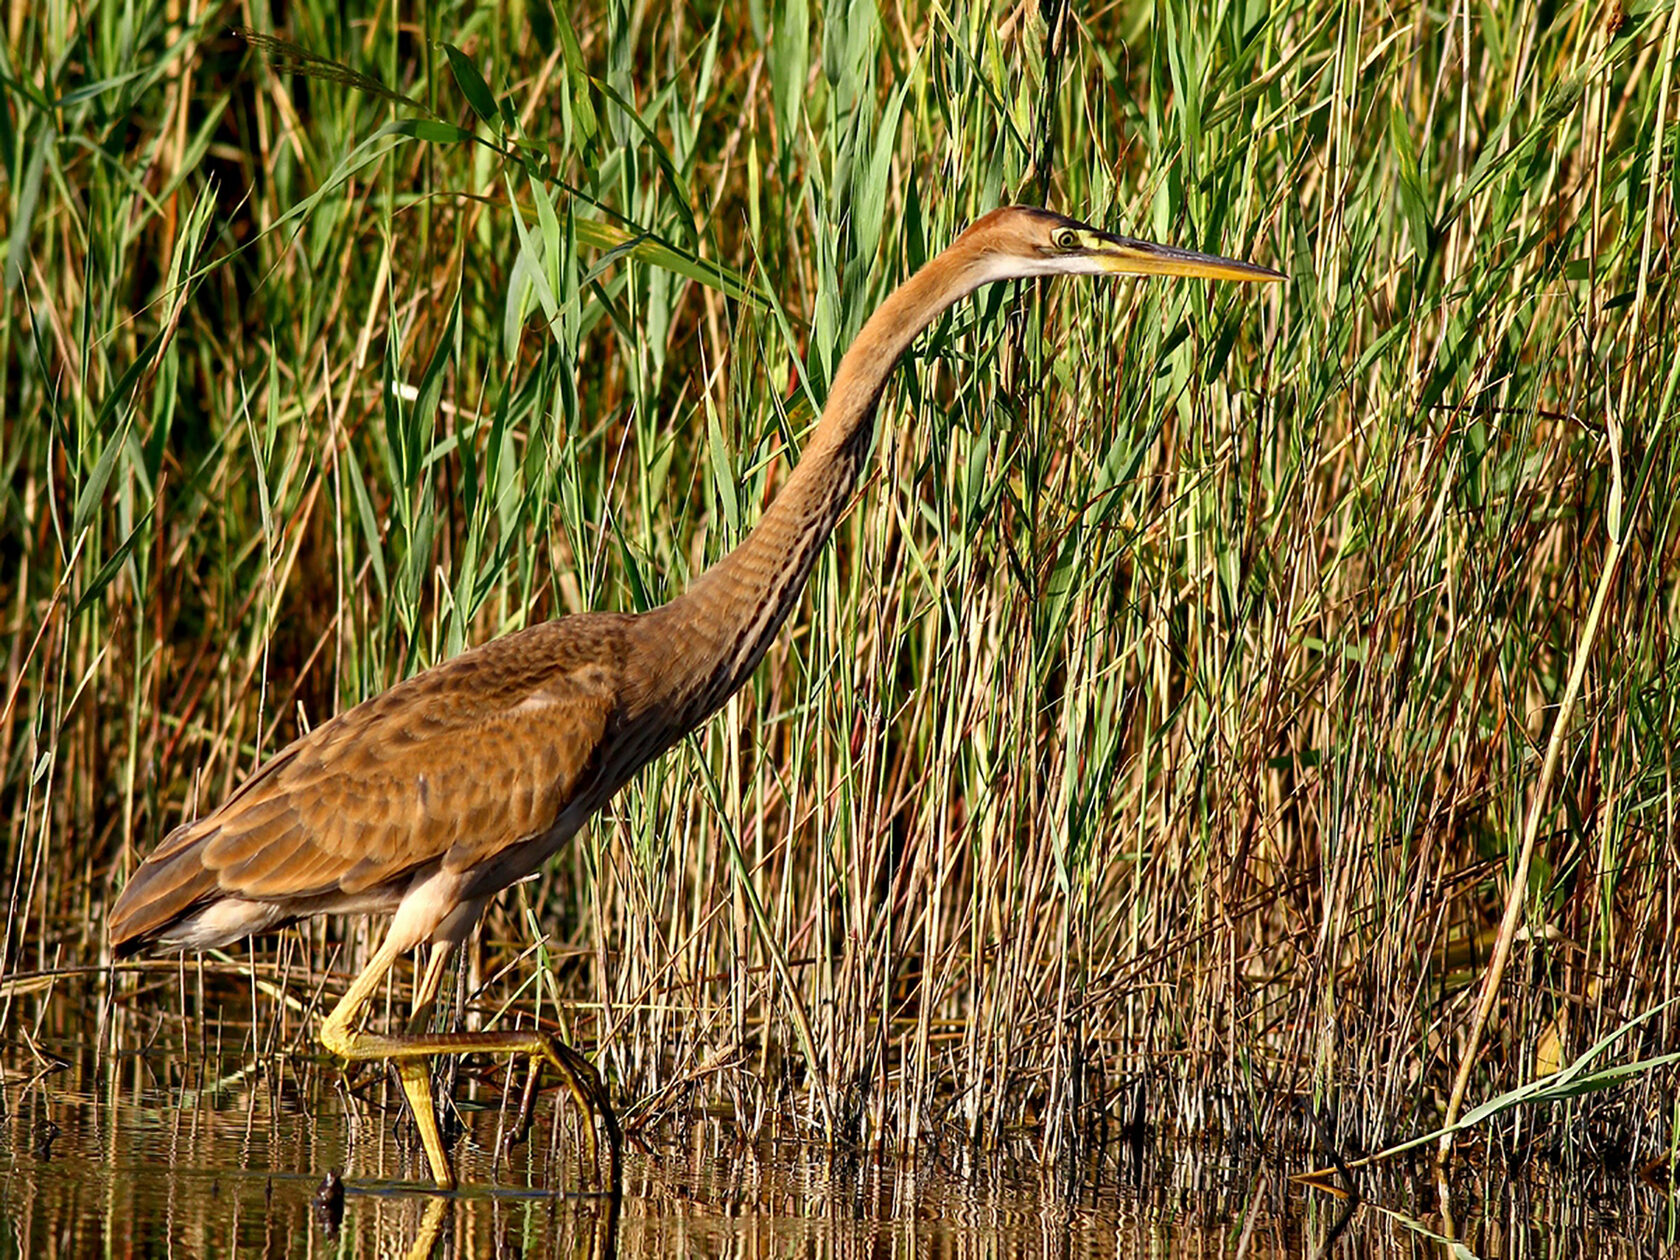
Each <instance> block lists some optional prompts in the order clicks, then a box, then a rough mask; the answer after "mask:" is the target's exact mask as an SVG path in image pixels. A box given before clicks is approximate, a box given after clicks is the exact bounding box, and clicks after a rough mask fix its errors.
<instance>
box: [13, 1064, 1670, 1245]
mask: <svg viewBox="0 0 1680 1260" xmlns="http://www.w3.org/2000/svg"><path fill="white" fill-rule="evenodd" d="M6 1042H7V1049H6V1053H5V1056H4V1070H5V1089H4V1102H5V1108H6V1110H5V1115H4V1123H3V1125H0V1260H6V1258H8V1257H12V1256H20V1257H22V1256H27V1257H45V1258H48V1260H55V1258H58V1257H77V1258H80V1257H85V1256H99V1255H115V1256H137V1257H144V1256H160V1257H161V1256H169V1257H218V1256H235V1255H237V1256H264V1257H292V1256H298V1257H316V1256H401V1255H408V1254H417V1255H435V1256H457V1257H461V1256H475V1257H476V1256H565V1257H568V1260H576V1258H578V1257H605V1256H609V1255H613V1254H617V1255H620V1256H671V1255H684V1256H687V1255H693V1256H716V1257H775V1256H800V1257H815V1258H818V1260H821V1258H827V1257H870V1258H871V1260H874V1258H877V1257H881V1258H886V1257H899V1256H903V1257H910V1256H932V1257H953V1258H968V1257H973V1258H975V1260H981V1258H986V1260H990V1258H994V1257H995V1258H999V1260H1001V1258H1004V1257H1028V1256H1051V1257H1069V1258H1072V1257H1083V1256H1253V1257H1278V1256H1303V1257H1304V1256H1315V1255H1320V1254H1331V1255H1346V1256H1365V1255H1377V1256H1426V1255H1439V1256H1453V1257H1469V1256H1482V1255H1486V1256H1523V1257H1539V1256H1662V1255H1680V1248H1675V1247H1673V1246H1672V1245H1671V1244H1669V1243H1668V1242H1667V1238H1668V1237H1669V1234H1668V1231H1669V1230H1670V1229H1671V1228H1672V1225H1671V1220H1670V1216H1669V1213H1670V1212H1671V1210H1672V1204H1671V1203H1670V1201H1669V1199H1668V1198H1666V1197H1665V1196H1664V1195H1663V1194H1662V1193H1661V1192H1659V1191H1658V1190H1656V1189H1655V1188H1654V1187H1648V1186H1641V1185H1640V1184H1638V1183H1637V1182H1627V1183H1621V1182H1617V1181H1614V1180H1612V1181H1611V1182H1610V1184H1609V1185H1608V1187H1606V1186H1596V1187H1593V1188H1591V1189H1589V1190H1583V1189H1581V1188H1579V1187H1573V1186H1556V1185H1548V1184H1546V1183H1544V1182H1538V1183H1536V1182H1519V1183H1498V1184H1491V1183H1490V1184H1482V1183H1475V1182H1472V1183H1471V1184H1469V1185H1468V1186H1467V1188H1466V1190H1465V1191H1464V1192H1463V1194H1464V1206H1461V1208H1460V1211H1459V1213H1458V1215H1457V1216H1456V1217H1455V1216H1454V1215H1453V1214H1451V1213H1445V1212H1443V1211H1441V1210H1440V1208H1439V1205H1438V1204H1437V1203H1436V1202H1435V1200H1434V1197H1433V1194H1432V1192H1431V1191H1429V1190H1428V1189H1427V1188H1415V1187H1409V1186H1407V1185H1406V1184H1404V1183H1401V1184H1400V1185H1399V1186H1398V1187H1393V1186H1390V1187H1386V1188H1385V1189H1384V1190H1383V1191H1382V1193H1381V1195H1380V1196H1378V1197H1379V1199H1380V1201H1375V1202H1366V1203H1364V1204H1361V1205H1359V1206H1357V1207H1354V1208H1352V1209H1351V1210H1350V1208H1349V1205H1347V1204H1345V1203H1343V1202H1341V1201H1338V1200H1337V1199H1335V1198H1333V1197H1331V1196H1328V1195H1325V1194H1323V1193H1321V1192H1316V1191H1308V1190H1305V1189H1302V1188H1301V1187H1298V1186H1294V1185H1292V1184H1291V1183H1290V1182H1289V1181H1288V1180H1287V1177H1286V1176H1285V1173H1286V1172H1287V1171H1290V1169H1289V1168H1284V1167H1279V1166H1272V1165H1269V1164H1268V1163H1267V1162H1266V1161H1265V1160H1263V1159H1247V1160H1236V1159H1233V1158H1232V1156H1231V1155H1230V1153H1228V1152H1226V1153H1222V1154H1221V1153H1209V1152H1207V1151H1202V1150H1191V1149H1187V1148H1181V1149H1176V1150H1170V1149H1152V1150H1145V1151H1136V1150H1131V1149H1130V1148H1127V1149H1123V1150H1115V1151H1111V1152H1109V1153H1107V1154H1105V1155H1103V1156H1102V1157H1099V1158H1097V1159H1094V1160H1093V1161H1092V1162H1091V1165H1090V1166H1089V1167H1088V1168H1087V1169H1085V1170H1084V1174H1083V1176H1082V1178H1081V1180H1082V1182H1083V1183H1084V1184H1083V1185H1082V1186H1081V1187H1080V1188H1077V1189H1076V1190H1074V1192H1073V1193H1071V1194H1070V1193H1069V1191H1068V1187H1067V1185H1066V1183H1065V1181H1056V1180H1054V1179H1051V1178H1048V1177H1047V1176H1046V1175H1045V1174H1044V1173H1043V1172H1042V1171H1040V1170H1039V1169H1038V1168H1037V1167H1036V1166H1034V1165H1031V1164H1027V1163H1024V1162H1018V1163H1014V1164H1011V1163H1008V1162H1004V1161H997V1160H983V1161H978V1162H973V1163H963V1164H959V1165H952V1164H949V1163H946V1162H942V1161H940V1160H936V1159H935V1160H927V1161H924V1162H923V1163H922V1164H921V1165H920V1166H918V1167H916V1168H901V1167H893V1168H881V1167H874V1166H871V1165H870V1164H868V1163H867V1162H861V1161H854V1162H852V1163H851V1164H849V1165H848V1164H845V1163H841V1164H836V1163H834V1162H833V1161H831V1160H829V1159H828V1158H827V1156H826V1155H825V1154H823V1153H822V1152H820V1151H817V1150H814V1149H813V1148H811V1147H809V1146H804V1145H798V1144H793V1143H771V1142H761V1143H759V1144H757V1145H741V1144H739V1143H738V1142H736V1141H735V1140H733V1138H732V1136H731V1134H730V1132H729V1131H728V1130H726V1129H725V1128H723V1127H722V1126H720V1125H717V1124H700V1125H697V1126H695V1127H694V1128H693V1129H691V1130H689V1131H687V1132H684V1133H680V1134H662V1135H658V1136H657V1139H656V1140H655V1141H654V1142H653V1143H651V1145H653V1147H654V1149H652V1150H634V1149H632V1150H630V1151H629V1152H628V1159H627V1164H626V1176H625V1195H624V1201H623V1205H622V1210H621V1211H620V1212H619V1213H618V1215H617V1219H616V1220H615V1219H614V1214H613V1212H612V1211H611V1208H610V1205H609V1204H608V1203H607V1202H606V1201H605V1200H604V1199H603V1198H602V1197H601V1196H599V1195H596V1194H590V1193H587V1192H585V1191H584V1190H583V1189H581V1188H580V1187H582V1186H583V1185H584V1184H586V1183H585V1179H584V1177H583V1173H582V1169H581V1167H580V1164H579V1160H578V1159H577V1158H576V1155H575V1151H576V1149H577V1148H576V1145H575V1139H576V1135H575V1133H572V1132H570V1131H569V1123H568V1120H567V1118H566V1115H565V1112H566V1109H565V1108H564V1107H560V1108H559V1109H558V1110H557V1099H558V1094H557V1091H550V1092H549V1093H548V1095H547V1096H546V1097H545V1099H544V1101H543V1104H542V1112H543V1115H544V1117H545V1121H544V1123H543V1124H540V1125H538V1126H537V1127H536V1129H535V1131H534V1132H533V1134H532V1135H531V1138H530V1140H528V1141H527V1142H525V1143H523V1144H522V1145H520V1146H519V1147H517V1148H515V1150H514V1151H513V1153H512V1155H511V1157H510V1158H508V1159H497V1158H496V1157H495V1156H494V1151H495V1149H496V1145H497V1135H498V1132H499V1131H500V1128H501V1126H502V1125H503V1123H504V1120H505V1115H504V1113H503V1112H502V1111H501V1109H500V1108H499V1107H498V1106H497V1105H495V1102H496V1099H497V1098H498V1097H499V1090H498V1089H496V1088H493V1085H494V1084H495V1082H494V1081H493V1080H491V1079H488V1077H489V1075H493V1072H488V1073H487V1079H485V1080H482V1081H475V1080H473V1079H466V1078H464V1079H463V1080H462V1081H461V1082H459V1083H458V1085H457V1094H458V1096H460V1097H462V1098H463V1099H464V1100H465V1102H466V1103H467V1105H468V1110H467V1113H466V1116H465V1121H466V1130H467V1132H466V1136H465V1139H464V1140H463V1141H461V1142H459V1143H457V1144H456V1146H455V1148H454V1151H455V1156H456V1159H457V1168H458V1171H459V1172H460V1174H461V1176H462V1179H463V1181H464V1182H465V1183H466V1185H467V1188H466V1189H465V1190H463V1191H461V1192H459V1193H457V1194H454V1195H448V1196H444V1195H438V1194H435V1193H432V1192H430V1191H429V1190H428V1189H427V1185H426V1174H425V1168H426V1165H425V1161H424V1158H423V1156H422V1155H421V1154H420V1152H419V1150H418V1145H417V1143H414V1142H413V1141H412V1140H411V1138H410V1137H409V1136H408V1135H407V1133H406V1123H405V1122H403V1121H402V1120H401V1119H400V1107H399V1106H398V1105H397V1103H396V1095H395V1091H394V1089H392V1088H391V1087H389V1086H388V1083H387V1082H386V1080H385V1079H384V1078H383V1077H382V1076H381V1074H380V1073H378V1072H375V1071H370V1072H369V1073H367V1074H365V1075H364V1076H362V1077H360V1078H358V1080H357V1082H356V1083H355V1086H354V1088H349V1087H347V1086H346V1082H345V1078H344V1077H343V1075H342V1074H341V1073H340V1072H339V1071H338V1070H337V1069H336V1068H335V1067H333V1066H331V1065H330V1064H326V1063H324V1062H322V1061H320V1060H318V1059H316V1058H314V1057H313V1056H312V1055H308V1054H298V1055H289V1054H288V1055H280V1056H275V1057H271V1058H267V1059H265V1060H263V1061H261V1062H258V1061H256V1060H253V1059H248V1058H245V1057H242V1056H238V1055H233V1056H228V1055H220V1054H217V1053H216V1052H215V1051H214V1049H213V1048H208V1049H206V1050H204V1051H203V1052H202V1053H200V1054H195V1055H181V1054H173V1055H171V1054H166V1053H164V1052H163V1051H161V1050H159V1049H158V1048H157V1047H155V1046H154V1047H152V1048H150V1049H149V1050H146V1051H145V1052H139V1051H136V1052H134V1053H132V1054H127V1055H119V1056H114V1057H108V1058H105V1059H103V1060H97V1061H96V1060H95V1059H94V1058H93V1056H92V1055H91V1054H90V1053H88V1052H87V1051H85V1049H80V1048H78V1047H74V1046H63V1047H58V1048H57V1049H58V1050H60V1051H62V1052H63V1053H64V1054H65V1057H66V1058H68V1059H70V1060H71V1061H70V1063H69V1064H68V1065H67V1066H65V1067H63V1068H61V1069H59V1070H56V1071H50V1072H46V1071H43V1065H44V1064H45V1063H46V1062H47V1061H48V1058H47V1056H48V1054H49V1050H48V1048H44V1047H43V1048H41V1050H40V1052H39V1053H32V1052H31V1051H30V1049H29V1046H28V1044H27V1042H19V1041H16V1040H14V1039H13V1037H12V1036H11V1034H10V1032H8V1034H7V1038H6ZM475 1099H476V1100H477V1101H476V1103H475ZM550 1117H552V1120H550V1119H549V1118H550ZM329 1170H337V1171H340V1172H342V1174H343V1179H344V1194H343V1201H342V1216H341V1218H340V1219H339V1220H338V1222H337V1227H336V1230H334V1231H332V1232H329V1231H328V1229H327V1228H326V1225H325V1223H324V1222H325V1218H326V1216H327V1215H329V1214H328V1213H326V1212H323V1210H321V1209H320V1208H318V1207H317V1206H316V1199H317V1198H318V1197H319V1192H320V1191H321V1187H322V1183H323V1179H324V1177H325V1175H326V1174H327V1172H328V1171H329ZM556 1186H558V1187H560V1189H561V1192H560V1193H558V1194H557V1193H553V1192H552V1188H553V1187H556ZM1448 1237H1452V1238H1456V1239H1458V1240H1460V1241H1459V1242H1458V1243H1449V1242H1447V1241H1444V1240H1445V1239H1446V1238H1448Z"/></svg>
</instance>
